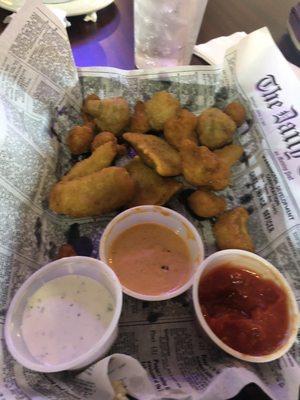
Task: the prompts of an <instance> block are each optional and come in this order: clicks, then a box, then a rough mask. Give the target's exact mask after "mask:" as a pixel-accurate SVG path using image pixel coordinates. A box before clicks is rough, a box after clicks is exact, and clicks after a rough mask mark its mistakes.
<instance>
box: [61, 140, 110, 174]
mask: <svg viewBox="0 0 300 400" xmlns="http://www.w3.org/2000/svg"><path fill="white" fill-rule="evenodd" d="M116 154H117V145H116V144H115V143H113V142H107V143H104V144H103V145H102V146H100V147H98V148H97V149H96V150H95V151H94V152H93V154H92V155H91V156H90V157H88V158H86V159H85V160H82V161H79V162H78V163H76V164H75V165H74V166H73V167H72V168H71V169H70V171H69V172H68V173H67V174H66V175H65V176H64V177H63V178H62V181H64V182H65V181H70V180H72V179H75V178H80V177H82V176H85V175H89V174H92V173H93V172H96V171H100V170H101V169H103V168H106V167H108V166H110V165H111V163H112V162H113V160H114V158H115V157H116Z"/></svg>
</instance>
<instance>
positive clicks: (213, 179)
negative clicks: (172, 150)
mask: <svg viewBox="0 0 300 400" xmlns="http://www.w3.org/2000/svg"><path fill="white" fill-rule="evenodd" d="M180 155H181V161H182V170H183V176H184V178H185V180H186V181H187V182H189V183H190V184H191V185H194V186H205V187H207V188H209V189H212V190H222V189H224V188H225V187H227V186H228V185H229V177H230V169H229V167H228V166H227V165H226V164H225V163H224V162H223V161H222V160H221V159H220V158H219V157H218V156H217V155H216V154H215V153H214V152H212V151H210V150H209V149H208V148H207V147H205V146H196V145H195V144H194V143H193V142H191V141H189V140H186V141H184V142H183V144H182V147H181V149H180Z"/></svg>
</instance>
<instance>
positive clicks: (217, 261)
mask: <svg viewBox="0 0 300 400" xmlns="http://www.w3.org/2000/svg"><path fill="white" fill-rule="evenodd" d="M226 264H227V265H230V266H232V267H235V268H240V269H241V270H242V269H243V270H247V271H250V273H254V275H259V277H260V278H263V279H264V280H267V281H271V282H273V283H275V284H276V285H277V286H279V288H280V289H282V291H283V292H284V294H285V295H286V299H287V303H286V304H287V307H286V308H287V321H288V323H287V329H286V333H285V335H284V338H283V340H282V341H281V342H280V344H279V345H278V347H277V348H275V350H273V351H272V352H270V353H268V354H263V355H249V354H245V353H243V352H240V351H237V350H235V349H234V348H232V347H230V346H229V345H227V344H226V343H224V341H222V340H221V339H220V338H219V337H218V336H217V335H216V334H215V333H214V332H213V330H212V329H211V327H210V325H209V323H208V322H207V320H206V318H205V315H204V313H205V309H202V307H201V305H200V300H199V294H200V291H201V289H200V290H199V286H200V285H201V282H203V281H202V280H203V279H204V278H205V277H207V276H208V274H209V273H210V274H211V273H212V272H213V271H216V269H217V268H218V267H220V268H221V267H223V266H224V268H226V267H225V265H226ZM211 276H212V275H211ZM205 282H206V281H205ZM212 290H213V289H212ZM193 304H194V308H195V312H196V316H197V320H198V322H199V324H200V327H201V328H202V330H203V331H204V332H205V333H206V334H207V336H208V337H209V338H210V339H211V340H212V341H213V342H214V343H215V344H216V345H217V346H219V347H220V348H221V349H222V350H224V351H225V352H226V353H228V354H230V355H232V356H234V357H236V358H238V359H240V360H244V361H249V362H255V363H263V362H269V361H273V360H276V359H278V358H279V357H281V356H283V355H284V354H285V353H286V352H287V351H288V350H289V349H290V348H291V346H292V345H293V343H294V341H295V339H296V337H297V331H298V325H299V310H298V306H297V302H296V299H295V296H294V294H293V292H292V289H291V287H290V286H289V284H288V282H287V280H286V279H285V278H284V276H283V275H282V274H281V273H280V272H279V271H278V269H277V268H275V267H274V266H273V265H272V264H271V263H269V262H268V261H267V260H265V259H264V258H262V257H260V256H258V255H256V254H253V253H250V252H248V251H244V250H223V251H219V252H216V253H214V254H212V255H211V256H209V257H208V258H206V259H205V260H204V261H203V263H202V264H201V267H200V268H199V270H198V272H197V273H196V274H195V277H194V283H193Z"/></svg>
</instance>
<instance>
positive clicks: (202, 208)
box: [187, 189, 226, 218]
mask: <svg viewBox="0 0 300 400" xmlns="http://www.w3.org/2000/svg"><path fill="white" fill-rule="evenodd" d="M187 202H188V205H189V207H190V209H191V210H192V211H193V212H194V213H195V214H196V215H198V217H203V218H211V217H215V216H217V215H219V214H221V213H222V212H224V211H225V209H226V200H225V197H223V196H217V195H216V194H215V193H213V192H211V191H209V190H205V189H198V190H196V191H195V192H194V193H192V194H191V195H190V196H189V197H188V199H187Z"/></svg>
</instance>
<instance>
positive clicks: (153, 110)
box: [145, 91, 180, 131]
mask: <svg viewBox="0 0 300 400" xmlns="http://www.w3.org/2000/svg"><path fill="white" fill-rule="evenodd" d="M179 108H180V104H179V101H178V100H177V99H176V98H175V97H174V96H173V95H172V94H170V93H168V92H165V91H162V92H156V93H154V95H153V96H152V97H151V99H150V100H148V101H146V103H145V110H146V115H147V118H148V121H149V124H150V127H151V128H152V129H154V130H156V131H162V130H163V129H164V124H165V122H166V121H167V120H168V119H169V118H171V117H173V116H174V115H175V114H176V113H177V112H178V110H179Z"/></svg>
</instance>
